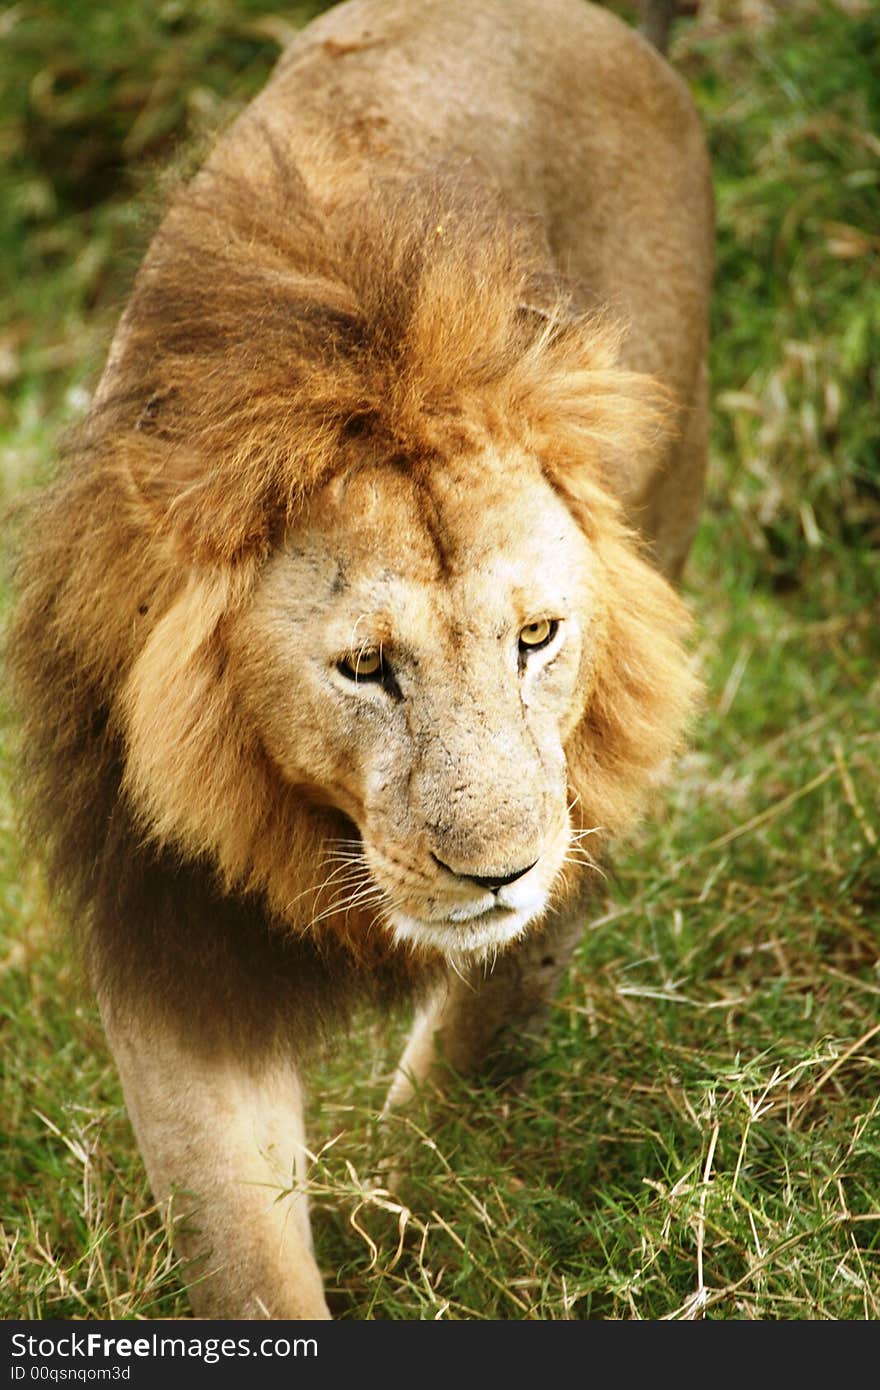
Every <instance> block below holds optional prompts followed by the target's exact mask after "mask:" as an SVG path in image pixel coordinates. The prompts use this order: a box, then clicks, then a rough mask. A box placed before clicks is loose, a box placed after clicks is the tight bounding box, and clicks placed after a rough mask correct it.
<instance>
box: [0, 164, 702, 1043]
mask: <svg viewBox="0 0 880 1390" xmlns="http://www.w3.org/2000/svg"><path fill="white" fill-rule="evenodd" d="M267 169H268V170H269V171H270V173H269V176H268V177H267V175H266V170H267ZM619 336H620V335H619V333H618V330H617V329H616V328H615V327H614V326H613V325H612V324H611V323H610V321H609V320H607V319H606V318H604V317H603V316H601V315H598V314H586V315H583V314H578V313H577V312H575V308H574V306H573V304H572V301H571V297H570V295H569V292H568V290H567V288H566V286H565V285H564V284H563V283H562V282H561V281H560V280H559V279H558V278H557V277H555V275H554V274H553V273H552V269H551V262H550V260H549V258H548V255H547V253H546V251H545V249H544V247H543V246H542V244H541V242H540V240H539V239H538V238H537V236H536V234H535V231H534V228H533V227H532V226H531V224H530V223H529V222H528V221H527V220H526V221H523V222H522V223H517V222H516V221H515V220H514V219H512V218H511V217H510V216H509V215H508V214H507V213H505V212H504V211H503V209H502V208H501V207H500V205H499V204H497V203H496V202H495V201H494V200H493V198H492V197H491V196H489V195H487V193H486V190H485V189H484V190H481V193H480V196H479V197H475V196H474V190H473V188H471V187H469V186H468V183H467V180H466V179H465V178H463V177H459V176H450V175H448V174H445V173H444V172H442V171H437V170H434V171H421V172H418V173H416V174H413V175H412V176H411V177H407V178H401V179H399V180H388V181H384V182H380V183H377V184H374V186H372V187H371V188H370V189H369V190H368V191H361V192H360V193H358V194H357V196H355V197H351V196H349V195H347V194H346V192H345V183H344V181H342V182H339V181H336V182H334V183H332V184H331V183H329V182H328V183H326V184H324V185H322V186H321V188H320V189H317V190H315V189H313V190H311V191H310V189H309V188H307V187H306V184H305V182H304V181H303V179H302V177H301V176H300V174H299V173H298V172H297V170H296V169H295V168H294V167H293V165H292V164H291V163H290V162H289V161H288V160H287V159H285V158H283V157H282V156H280V155H279V154H278V152H277V151H275V150H272V151H271V158H269V159H268V160H266V161H264V162H263V164H262V165H261V176H260V178H259V180H249V178H248V177H247V176H246V175H244V174H238V175H235V176H233V175H231V174H229V173H228V172H227V173H223V172H220V171H213V172H212V171H210V170H207V171H203V172H202V174H200V175H198V176H197V177H196V179H195V180H194V181H193V182H192V183H191V184H190V185H189V186H187V187H185V188H183V189H182V190H181V191H180V192H179V193H178V194H177V195H176V197H175V199H174V201H173V202H172V205H171V207H170V210H169V212H168V214H167V216H166V219H165V222H164V224H163V227H162V229H161V231H160V233H159V235H158V236H157V238H156V240H155V241H154V244H153V246H152V248H151V250H150V252H149V254H148V257H147V259H146V261H145V263H144V266H143V268H142V270H141V272H140V274H139V276H138V279H137V281H136V284H135V288H134V292H133V296H132V299H131V302H130V305H129V308H128V310H127V312H126V315H125V318H124V321H123V327H122V329H121V331H120V334H119V336H118V339H117V345H116V347H115V349H114V354H113V357H112V358H111V369H110V371H109V372H108V375H107V377H106V379H105V382H104V384H103V385H102V387H101V389H100V390H99V392H98V394H97V395H96V398H95V402H94V404H93V407H92V409H91V412H90V413H89V416H88V418H87V419H86V421H85V422H84V424H83V425H82V427H81V428H80V429H79V431H78V433H77V435H76V437H75V438H74V439H73V441H72V443H71V445H70V448H69V449H68V457H67V459H66V462H65V466H64V468H63V470H62V471H61V472H60V474H59V477H58V480H57V481H56V482H55V483H54V484H52V485H51V486H50V487H49V488H48V489H47V490H45V492H44V493H43V494H42V495H41V496H40V497H39V498H38V499H37V501H36V502H35V504H34V507H33V512H32V515H31V517H30V520H29V525H28V532H27V538H26V542H25V545H24V547H23V553H22V556H21V560H20V565H19V575H18V601H17V607H16V610H15V613H14V617H13V621H12V624H11V629H10V632H9V635H8V657H9V665H10V669H11V672H12V677H13V681H14V688H15V698H16V703H17V706H18V710H19V712H20V720H21V735H22V738H21V744H22V757H23V771H22V780H23V783H24V785H25V789H26V796H27V802H28V808H29V810H28V817H29V820H28V825H29V834H30V836H31V837H32V841H33V843H34V844H35V845H39V846H40V847H41V849H42V850H43V851H44V852H45V854H46V855H47V857H48V861H49V866H50V872H51V877H52V881H53V883H54V884H55V885H56V887H58V888H60V889H61V890H63V893H64V895H65V897H66V903H67V908H68V911H69V913H70V914H71V916H72V917H73V918H74V919H75V920H76V921H77V922H78V923H79V924H80V925H81V931H80V935H81V938H82V940H83V941H84V943H85V946H86V952H87V956H88V963H89V967H90V969H91V970H92V971H93V973H94V974H95V975H96V977H97V981H98V983H99V985H100V981H101V979H102V978H104V977H106V976H107V975H108V974H109V975H110V976H112V979H113V984H114V986H115V989H116V996H117V997H123V998H124V996H125V991H126V990H132V991H136V992H137V993H138V994H142V993H143V992H144V991H149V992H150V994H151V995H152V996H153V997H154V998H155V1001H156V1004H157V1007H160V1006H161V1007H166V1008H168V1009H173V1010H174V1012H175V1014H176V1015H177V1016H178V1018H180V1019H184V1020H186V1019H190V1020H191V1021H192V1023H193V1035H194V1036H195V1035H201V1037H202V1040H203V1042H205V1040H210V1039H211V1038H214V1037H216V1035H217V1032H218V1027H219V1025H218V1024H217V1023H216V1020H217V1019H221V1020H222V1033H223V1037H224V1039H225V1040H227V1041H229V1042H230V1043H231V1044H232V1045H235V1040H236V1038H237V1037H238V1036H239V1035H240V1034H242V1032H243V1031H246V1032H247V1034H248V1038H249V1040H250V1041H251V1043H253V1040H254V1039H255V1038H257V1039H261V1040H263V1041H264V1042H265V1044H266V1045H271V1044H272V1042H273V1040H274V1039H275V1038H277V1037H278V1036H279V1033H280V1030H284V1031H285V1032H291V1031H293V1032H296V1030H297V1029H298V1028H301V1027H302V1026H303V1020H302V1017H301V1015H302V1009H301V1006H300V1002H299V1001H300V1000H301V998H302V993H303V990H305V991H306V992H307V993H308V997H309V1015H310V1025H309V1026H310V1027H311V1026H312V1023H313V1022H314V1020H315V1018H316V1017H318V1018H322V1017H323V1018H327V1019H329V1018H331V1017H335V1016H336V1015H337V1013H338V1012H339V1010H340V1009H343V1010H344V1008H345V1006H346V1003H347V1001H349V1000H350V999H351V998H352V996H353V993H354V992H360V993H364V992H365V993H366V994H367V996H369V997H372V998H374V999H380V1000H384V999H386V998H391V997H396V996H397V995H398V994H399V993H400V992H401V991H402V990H404V989H409V988H410V987H412V985H413V984H414V982H415V979H416V976H418V975H419V973H420V972H421V971H422V969H423V966H422V964H421V963H419V962H418V961H414V960H413V959H411V958H408V957H403V956H400V957H397V956H395V955H393V954H392V951H391V948H390V946H389V945H388V944H387V943H386V941H385V938H384V936H383V935H382V933H381V932H378V931H377V930H376V928H375V927H373V926H371V924H370V922H369V921H368V920H366V919H359V918H358V917H357V914H349V916H348V917H347V918H345V919H333V918H328V919H327V920H326V921H324V922H322V924H321V926H320V928H318V929H316V930H315V931H310V929H309V923H310V921H311V918H312V916H314V910H315V903H316V894H317V892H318V885H319V884H320V882H321V878H322V869H321V845H322V843H323V841H324V840H325V837H326V836H327V835H328V834H329V835H334V834H335V835H339V834H345V833H349V834H351V833H352V828H351V826H350V825H348V823H347V822H345V821H344V818H343V817H341V816H340V815H339V814H338V813H336V812H335V811H334V810H333V809H332V808H327V807H326V806H322V805H321V804H320V799H319V798H315V797H310V796H307V795H304V794H303V792H302V790H301V789H294V788H291V787H289V786H287V785H285V784H284V782H283V780H282V779H281V777H280V775H279V773H278V772H277V770H276V769H275V767H274V766H273V765H272V763H271V761H270V760H269V758H268V757H267V755H266V753H265V751H264V750H263V748H262V747H261V746H260V744H259V742H258V741H257V739H256V737H255V735H254V734H253V731H252V730H251V729H249V728H248V726H247V725H246V723H245V722H244V721H243V719H242V718H241V716H240V712H239V710H238V709H237V707H236V702H235V698H234V691H233V685H232V683H231V681H230V679H229V675H228V671H227V664H226V652H225V647H224V625H225V623H226V622H227V620H228V616H229V614H230V613H231V612H233V611H235V610H236V609H237V608H238V606H239V605H241V604H243V603H245V602H246V601H247V598H248V595H249V594H250V592H251V590H252V586H253V584H254V582H255V580H256V579H257V576H258V574H259V571H260V567H261V565H262V564H263V563H264V561H265V559H266V557H267V556H268V555H269V554H270V553H271V552H272V550H273V548H275V547H276V546H277V545H278V544H279V543H280V542H281V541H282V539H283V537H284V535H285V532H286V530H287V528H288V527H289V526H290V524H291V522H292V521H293V520H294V519H295V518H297V516H299V515H300V514H301V513H302V509H303V508H304V506H305V505H306V503H307V501H308V498H309V496H310V494H311V493H312V492H313V491H314V490H315V489H316V488H318V487H319V486H320V485H321V484H322V483H324V482H325V481H326V480H327V479H329V478H330V477H332V476H333V475H334V473H336V472H337V471H339V470H341V469H349V468H351V467H356V466H357V465H358V463H359V462H360V461H363V460H376V459H381V458H393V459H395V460H397V462H398V465H399V466H405V467H408V468H412V469H414V470H426V469H427V470H429V469H430V468H431V466H432V460H433V459H436V458H437V457H440V456H443V455H444V454H448V453H449V451H452V450H455V451H459V452H461V451H468V450H473V451H474V454H475V457H476V451H477V449H478V448H479V446H480V444H481V442H483V443H484V442H485V441H486V440H487V439H490V440H492V441H493V442H494V443H496V444H497V445H500V446H501V447H504V445H505V443H506V442H510V443H515V444H516V445H517V446H518V447H525V448H526V449H528V450H529V451H531V452H532V453H533V454H534V455H535V456H536V457H538V458H539V459H540V460H541V462H542V466H543V468H544V471H545V475H546V477H547V478H548V480H549V481H550V482H551V484H552V485H553V486H554V487H555V488H557V489H558V490H559V492H560V493H562V494H563V495H564V496H565V497H566V498H567V500H568V502H569V505H570V506H571V508H572V510H573V511H574V512H575V514H576V515H577V517H578V518H579V520H580V523H581V525H582V526H583V528H584V530H585V532H586V533H587V535H588V537H589V538H590V540H591V542H592V544H593V546H594V548H595V550H596V553H597V555H598V556H599V558H600V561H601V565H602V571H603V576H604V578H603V587H604V604H603V609H602V614H601V619H600V620H599V621H598V631H597V634H596V644H597V657H596V663H595V670H594V675H593V686H592V691H591V696H590V699H589V703H588V707H587V711H586V714H585V716H584V719H583V721H582V723H581V725H580V727H579V728H578V730H577V732H576V734H575V736H574V737H573V739H572V740H571V742H570V745H569V761H570V774H571V789H572V799H573V800H574V799H575V798H577V801H576V808H575V813H574V814H575V817H576V818H579V820H580V823H581V824H582V825H584V826H590V827H593V826H601V827H603V829H604V830H605V831H606V832H608V833H613V832H616V831H619V830H620V829H621V828H623V827H624V826H626V825H627V824H628V823H629V822H630V821H631V820H632V819H633V817H634V816H635V815H636V814H637V812H638V810H639V808H640V805H641V802H642V798H643V794H644V791H645V788H646V786H647V785H648V783H649V782H650V780H651V779H652V777H653V776H654V774H655V773H656V772H657V770H658V769H659V768H660V767H661V766H662V765H663V763H664V762H665V761H666V760H667V759H668V757H669V756H670V754H671V753H672V752H673V751H674V750H675V748H676V747H677V745H678V742H679V739H680V735H681V731H682V727H683V724H684V721H685V719H686V716H687V713H688V710H689V707H690V704H691V701H692V698H693V694H694V679H693V676H692V673H691V669H690V664H689V662H688V659H687V657H686V654H685V652H684V650H683V646H682V641H683V638H684V635H685V632H686V628H687V621H686V616H685V612H684V609H683V607H682V605H681V604H680V602H679V600H678V599H677V598H676V597H675V595H674V594H673V591H672V590H671V588H670V587H669V585H668V584H667V583H666V581H665V580H664V579H662V578H661V577H660V576H659V574H657V572H656V571H655V569H654V568H653V566H652V565H651V564H650V563H649V561H648V559H647V558H646V557H645V556H644V555H643V554H642V552H641V549H640V545H639V542H638V541H637V540H636V539H635V537H634V535H633V534H632V533H631V531H630V530H629V529H628V527H627V525H626V524H625V522H624V519H623V515H622V511H621V507H620V504H619V503H618V501H617V500H616V497H615V478H616V476H617V475H618V473H619V472H621V471H622V470H624V469H625V467H626V463H627V460H628V458H630V457H633V456H635V455H636V454H637V453H639V452H640V451H642V452H644V451H645V450H659V449H660V448H661V447H663V443H664V439H665V436H666V432H667V429H668V419H669V416H670V414H671V412H670V409H669V406H668V403H667V402H665V401H664V399H663V393H662V392H661V391H660V389H659V388H658V387H657V386H656V384H655V383H653V382H652V381H650V380H649V379H647V378H644V377H641V376H638V375H636V374H633V373H630V372H627V371H625V370H623V369H622V368H621V367H620V366H619V365H618V360H617V355H618V349H619ZM475 466H476V465H475Z"/></svg>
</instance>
